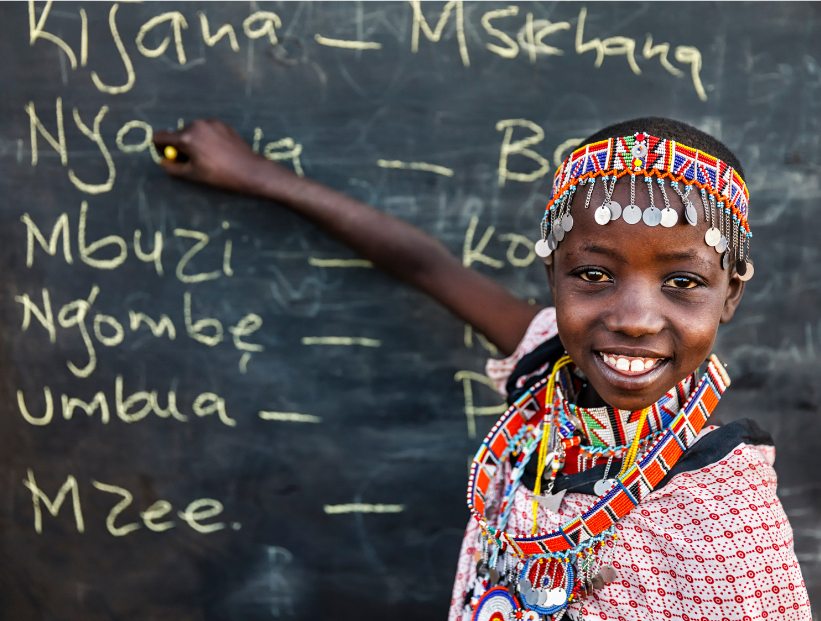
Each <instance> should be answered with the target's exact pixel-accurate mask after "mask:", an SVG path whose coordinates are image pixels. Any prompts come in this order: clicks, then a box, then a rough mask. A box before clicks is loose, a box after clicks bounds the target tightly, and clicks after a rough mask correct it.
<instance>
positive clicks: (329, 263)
mask: <svg viewBox="0 0 821 621" xmlns="http://www.w3.org/2000/svg"><path fill="white" fill-rule="evenodd" d="M308 264H309V265H313V266H314V267H364V268H371V267H373V263H371V262H370V261H366V260H365V259H320V258H319V257H308Z"/></svg>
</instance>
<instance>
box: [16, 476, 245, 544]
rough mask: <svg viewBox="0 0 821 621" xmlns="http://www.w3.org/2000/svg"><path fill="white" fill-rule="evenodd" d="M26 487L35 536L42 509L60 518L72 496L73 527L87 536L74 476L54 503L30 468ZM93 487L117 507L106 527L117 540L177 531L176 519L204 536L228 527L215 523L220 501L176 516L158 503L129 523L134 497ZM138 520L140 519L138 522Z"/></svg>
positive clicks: (197, 504)
mask: <svg viewBox="0 0 821 621" xmlns="http://www.w3.org/2000/svg"><path fill="white" fill-rule="evenodd" d="M23 485H24V486H25V487H26V489H28V490H29V492H31V503H32V518H33V522H34V532H36V533H37V534H38V535H41V534H42V533H43V530H44V529H43V509H44V508H45V510H46V511H47V512H48V513H49V514H50V515H51V516H52V517H54V518H57V517H58V516H59V514H60V510H61V509H62V507H63V505H64V504H65V502H66V498H67V497H68V496H69V495H70V496H71V509H72V513H73V517H74V526H75V528H76V529H77V532H78V533H84V532H86V520H85V516H84V514H83V503H82V499H81V497H80V486H79V483H78V482H77V478H76V477H75V476H74V475H68V476H67V477H66V480H65V482H64V483H63V484H62V485H61V486H60V489H59V490H57V493H56V495H55V496H54V498H53V499H51V498H49V496H48V494H46V492H45V491H43V489H42V488H41V487H40V485H39V484H38V483H37V479H36V477H35V476H34V471H33V470H32V469H30V468H29V469H28V471H27V476H26V478H25V479H24V480H23ZM91 487H92V488H93V489H94V490H96V491H97V492H100V493H102V494H108V495H109V497H111V498H110V499H111V502H112V503H114V504H113V505H112V506H111V509H110V510H109V512H108V515H107V516H106V519H105V527H106V529H107V530H108V532H109V534H111V535H112V536H114V537H124V536H126V535H129V534H131V533H133V532H135V531H137V530H139V529H141V528H143V527H145V528H147V529H148V530H150V531H153V532H155V533H162V532H165V531H168V530H170V529H172V528H174V527H175V526H176V525H177V522H176V520H177V519H179V520H180V521H182V522H183V523H185V524H187V525H188V526H189V527H190V528H191V529H192V530H194V531H196V532H198V533H201V534H209V533H215V532H218V531H221V530H223V529H225V528H226V526H227V524H226V523H225V522H222V521H218V520H217V519H216V518H218V517H220V516H221V515H222V513H223V511H224V507H223V504H222V503H221V502H220V501H219V500H215V499H214V498H198V499H196V500H192V501H191V502H190V503H188V505H187V506H186V508H185V509H184V510H183V511H177V512H176V514H175V513H174V512H173V510H174V507H173V506H172V504H171V503H170V502H168V501H167V500H162V499H161V500H156V501H154V502H152V503H151V504H150V505H149V506H148V507H146V508H145V509H144V510H142V511H139V512H138V514H137V516H133V517H132V520H131V521H126V520H127V519H128V517H129V516H128V515H127V510H128V509H129V508H130V507H131V505H132V504H134V494H132V493H131V492H130V491H129V490H127V489H126V488H124V487H121V486H119V485H114V484H112V483H103V482H102V481H96V480H92V481H91ZM136 517H138V518H139V519H135V518H136ZM240 527H241V525H240V524H239V523H237V522H233V523H232V524H231V528H233V529H234V530H239V528H240Z"/></svg>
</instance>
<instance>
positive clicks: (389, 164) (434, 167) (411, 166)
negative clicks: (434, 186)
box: [376, 160, 453, 177]
mask: <svg viewBox="0 0 821 621" xmlns="http://www.w3.org/2000/svg"><path fill="white" fill-rule="evenodd" d="M376 165H377V166H379V167H380V168H397V169H400V170H421V171H424V172H432V173H435V174H437V175H442V176H443V177H452V176H453V169H452V168H448V167H447V166H440V165H439V164H429V163H428V162H402V161H400V160H376Z"/></svg>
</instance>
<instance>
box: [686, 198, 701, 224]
mask: <svg viewBox="0 0 821 621" xmlns="http://www.w3.org/2000/svg"><path fill="white" fill-rule="evenodd" d="M684 217H685V218H686V219H687V222H689V223H690V224H692V225H693V226H695V225H696V224H698V211H696V207H695V205H693V203H691V202H690V201H687V204H686V205H684Z"/></svg>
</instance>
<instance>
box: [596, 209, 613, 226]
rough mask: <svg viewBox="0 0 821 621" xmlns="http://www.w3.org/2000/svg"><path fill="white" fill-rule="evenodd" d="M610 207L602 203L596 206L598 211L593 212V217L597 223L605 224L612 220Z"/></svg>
mask: <svg viewBox="0 0 821 621" xmlns="http://www.w3.org/2000/svg"><path fill="white" fill-rule="evenodd" d="M610 215H611V214H610V209H609V208H608V207H607V205H600V206H599V207H598V208H596V213H594V214H593V218H594V219H595V220H596V222H597V223H599V224H601V225H605V224H607V223H608V222H610Z"/></svg>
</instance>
